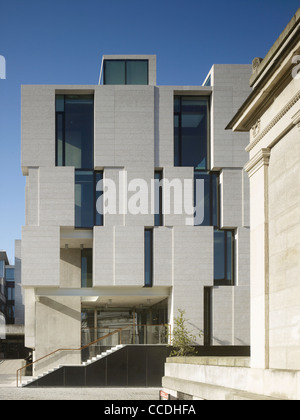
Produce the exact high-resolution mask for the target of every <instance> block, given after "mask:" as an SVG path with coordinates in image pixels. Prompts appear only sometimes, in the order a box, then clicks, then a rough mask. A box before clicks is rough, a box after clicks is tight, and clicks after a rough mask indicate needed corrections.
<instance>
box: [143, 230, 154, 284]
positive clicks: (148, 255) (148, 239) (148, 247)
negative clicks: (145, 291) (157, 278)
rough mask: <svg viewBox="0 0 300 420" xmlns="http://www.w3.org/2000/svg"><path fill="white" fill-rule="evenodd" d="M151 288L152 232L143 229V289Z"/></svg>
mask: <svg viewBox="0 0 300 420" xmlns="http://www.w3.org/2000/svg"><path fill="white" fill-rule="evenodd" d="M152 286H153V230H152V229H145V287H152Z"/></svg>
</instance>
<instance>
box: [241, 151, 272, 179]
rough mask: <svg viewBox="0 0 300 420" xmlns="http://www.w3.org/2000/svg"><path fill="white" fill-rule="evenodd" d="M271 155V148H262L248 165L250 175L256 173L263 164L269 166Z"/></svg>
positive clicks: (247, 170) (246, 166) (246, 168)
mask: <svg viewBox="0 0 300 420" xmlns="http://www.w3.org/2000/svg"><path fill="white" fill-rule="evenodd" d="M270 156H271V150H270V149H261V150H260V151H259V152H258V153H257V154H256V155H255V156H254V157H253V158H252V159H251V160H250V161H249V162H248V163H247V164H246V165H245V171H246V172H248V175H249V177H251V176H252V175H254V174H255V172H257V171H258V170H259V169H261V168H262V167H263V166H269V162H270Z"/></svg>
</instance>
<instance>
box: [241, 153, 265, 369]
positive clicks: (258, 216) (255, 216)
mask: <svg viewBox="0 0 300 420" xmlns="http://www.w3.org/2000/svg"><path fill="white" fill-rule="evenodd" d="M270 153H271V151H270V149H261V150H260V151H259V152H258V153H257V154H256V155H255V156H254V157H253V158H252V159H251V160H250V162H248V163H247V165H246V167H245V170H246V171H247V172H248V175H249V178H250V196H251V204H250V215H251V216H250V217H251V219H250V220H251V222H250V226H251V241H250V242H251V270H250V271H251V281H250V282H251V367H252V368H261V369H268V367H269V214H268V213H269V209H268V206H269V199H268V168H269V160H270Z"/></svg>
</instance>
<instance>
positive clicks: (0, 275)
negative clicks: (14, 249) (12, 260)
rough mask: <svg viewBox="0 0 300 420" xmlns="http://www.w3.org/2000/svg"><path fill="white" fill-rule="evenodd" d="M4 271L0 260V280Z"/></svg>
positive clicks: (2, 262)
mask: <svg viewBox="0 0 300 420" xmlns="http://www.w3.org/2000/svg"><path fill="white" fill-rule="evenodd" d="M4 269H5V264H4V261H3V260H1V261H0V278H2V279H3V278H4Z"/></svg>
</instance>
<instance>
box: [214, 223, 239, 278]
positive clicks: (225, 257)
mask: <svg viewBox="0 0 300 420" xmlns="http://www.w3.org/2000/svg"><path fill="white" fill-rule="evenodd" d="M214 284H215V286H233V285H234V232H233V231H231V230H215V232H214Z"/></svg>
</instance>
